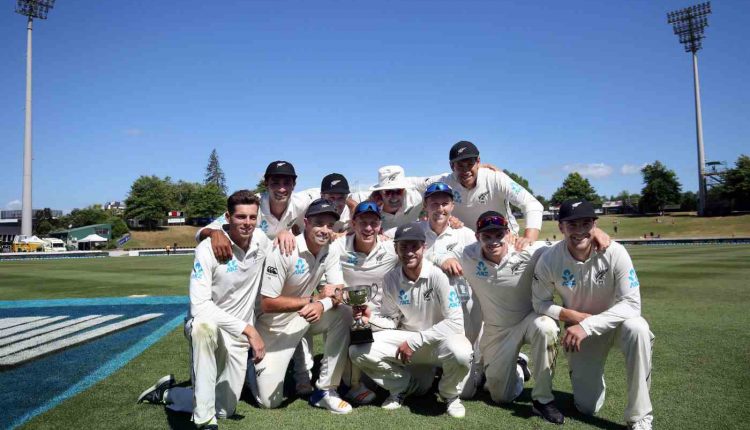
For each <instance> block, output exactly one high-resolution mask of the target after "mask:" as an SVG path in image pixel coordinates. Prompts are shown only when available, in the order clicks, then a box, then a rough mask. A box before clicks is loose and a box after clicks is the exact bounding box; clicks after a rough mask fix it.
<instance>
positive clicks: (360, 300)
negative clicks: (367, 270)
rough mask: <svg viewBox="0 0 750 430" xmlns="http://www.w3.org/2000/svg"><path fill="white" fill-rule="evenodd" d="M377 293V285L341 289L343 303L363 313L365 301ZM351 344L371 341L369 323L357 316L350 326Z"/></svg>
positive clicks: (365, 305)
mask: <svg viewBox="0 0 750 430" xmlns="http://www.w3.org/2000/svg"><path fill="white" fill-rule="evenodd" d="M377 293H378V285H377V284H372V285H355V286H352V287H346V288H344V290H343V296H342V298H343V300H344V303H346V304H347V305H349V306H351V307H352V309H353V310H355V311H361V312H362V313H364V311H365V309H367V302H369V301H370V300H372V299H373V297H375V295H376V294H377ZM350 334H351V344H352V345H359V344H362V343H372V328H370V324H369V323H366V322H364V321H362V318H357V319H356V320H355V321H354V324H352V327H351V332H350Z"/></svg>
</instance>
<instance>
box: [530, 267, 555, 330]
mask: <svg viewBox="0 0 750 430" xmlns="http://www.w3.org/2000/svg"><path fill="white" fill-rule="evenodd" d="M554 293H555V281H554V279H553V278H552V276H551V275H550V270H549V267H548V264H547V263H546V259H545V258H544V256H542V258H541V260H539V262H538V263H537V265H536V267H535V268H534V279H533V280H532V282H531V302H532V305H533V306H534V311H536V313H538V314H541V315H547V316H549V317H551V318H554V319H556V320H559V319H560V311H561V310H562V306H559V305H556V304H555V302H554V301H553V299H554V296H555V294H554Z"/></svg>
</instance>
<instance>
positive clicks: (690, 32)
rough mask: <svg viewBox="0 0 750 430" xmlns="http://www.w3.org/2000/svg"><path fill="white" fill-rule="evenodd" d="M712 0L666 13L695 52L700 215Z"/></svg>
mask: <svg viewBox="0 0 750 430" xmlns="http://www.w3.org/2000/svg"><path fill="white" fill-rule="evenodd" d="M710 13H711V2H706V3H701V4H697V5H694V6H690V7H686V8H684V9H680V10H676V11H672V12H669V13H667V23H669V24H672V28H673V29H674V34H676V35H677V37H679V39H680V43H681V44H682V45H684V47H685V52H692V53H693V83H694V91H695V129H696V135H697V140H698V216H704V215H705V213H706V166H705V160H706V156H705V154H704V152H703V119H702V117H701V91H700V83H699V81H698V54H697V53H698V51H700V50H701V49H702V48H703V39H705V37H706V36H705V34H704V30H705V28H706V27H708V19H707V18H706V16H708V15H709V14H710Z"/></svg>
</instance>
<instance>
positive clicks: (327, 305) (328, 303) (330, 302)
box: [318, 297, 333, 312]
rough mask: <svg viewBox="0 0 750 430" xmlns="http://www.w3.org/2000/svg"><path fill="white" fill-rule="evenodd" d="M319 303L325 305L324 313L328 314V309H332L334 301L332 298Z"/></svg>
mask: <svg viewBox="0 0 750 430" xmlns="http://www.w3.org/2000/svg"><path fill="white" fill-rule="evenodd" d="M318 302H319V303H320V304H322V305H323V312H326V311H327V310H328V309H331V308H332V307H333V300H332V299H331V298H330V297H326V298H325V299H322V300H318Z"/></svg>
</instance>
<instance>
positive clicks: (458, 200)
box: [453, 190, 461, 203]
mask: <svg viewBox="0 0 750 430" xmlns="http://www.w3.org/2000/svg"><path fill="white" fill-rule="evenodd" d="M453 202H455V203H461V193H459V192H458V191H456V190H453Z"/></svg>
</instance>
